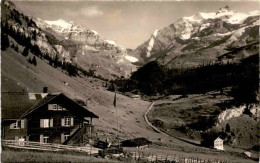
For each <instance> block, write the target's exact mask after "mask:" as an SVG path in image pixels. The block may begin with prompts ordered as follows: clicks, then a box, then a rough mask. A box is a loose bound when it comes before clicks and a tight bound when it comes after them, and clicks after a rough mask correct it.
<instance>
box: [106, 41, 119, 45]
mask: <svg viewBox="0 0 260 163" xmlns="http://www.w3.org/2000/svg"><path fill="white" fill-rule="evenodd" d="M105 41H106V42H107V43H109V44H111V45H115V46H116V43H115V41H112V40H105Z"/></svg>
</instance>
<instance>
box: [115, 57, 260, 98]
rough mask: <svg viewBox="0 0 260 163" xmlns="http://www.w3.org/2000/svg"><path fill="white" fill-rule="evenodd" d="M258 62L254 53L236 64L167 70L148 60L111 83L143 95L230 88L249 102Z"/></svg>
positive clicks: (236, 96) (203, 91) (252, 96)
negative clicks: (134, 70)
mask: <svg viewBox="0 0 260 163" xmlns="http://www.w3.org/2000/svg"><path fill="white" fill-rule="evenodd" d="M258 61H259V57H258V54H255V55H253V56H251V57H249V58H247V59H244V60H243V61H242V62H241V63H240V64H231V63H230V64H211V65H204V66H200V67H198V68H190V69H168V68H166V67H165V66H162V65H159V64H158V63H156V62H150V63H148V64H146V65H145V66H143V67H141V68H140V69H139V70H138V71H137V72H135V73H134V74H133V75H132V76H131V79H129V80H128V79H117V80H114V81H113V83H115V84H116V85H117V87H118V90H119V91H122V92H131V91H134V90H136V89H137V90H140V91H141V93H143V94H146V95H155V94H158V93H159V94H164V95H169V94H182V95H185V94H192V93H205V92H208V91H212V90H221V89H222V88H223V87H232V93H231V95H232V96H233V97H235V99H236V100H237V101H239V102H242V103H251V102H256V101H258V99H257V96H256V94H257V93H258V72H259V71H258V68H259V63H258ZM110 90H113V87H110Z"/></svg>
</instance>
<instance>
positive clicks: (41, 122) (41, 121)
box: [40, 119, 43, 128]
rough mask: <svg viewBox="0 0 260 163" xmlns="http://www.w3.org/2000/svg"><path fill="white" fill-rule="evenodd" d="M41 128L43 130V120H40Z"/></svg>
mask: <svg viewBox="0 0 260 163" xmlns="http://www.w3.org/2000/svg"><path fill="white" fill-rule="evenodd" d="M40 127H41V128H43V119H40Z"/></svg>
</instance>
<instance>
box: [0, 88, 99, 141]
mask: <svg viewBox="0 0 260 163" xmlns="http://www.w3.org/2000/svg"><path fill="white" fill-rule="evenodd" d="M1 98H2V99H1V100H2V106H1V111H2V126H1V127H2V139H4V140H20V141H36V142H41V143H56V144H70V145H83V144H84V142H85V141H84V139H85V140H86V135H88V133H91V129H92V127H93V126H92V118H98V116H97V115H95V114H94V113H92V112H90V111H89V110H87V109H86V108H84V107H83V106H81V105H79V104H78V103H76V102H75V101H73V100H71V99H70V98H68V97H67V96H65V95H64V94H62V93H55V94H51V93H24V92H23V93H10V92H9V93H3V92H2V97H1Z"/></svg>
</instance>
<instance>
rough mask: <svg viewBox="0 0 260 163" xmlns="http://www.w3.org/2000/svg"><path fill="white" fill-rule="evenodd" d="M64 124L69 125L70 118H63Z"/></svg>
mask: <svg viewBox="0 0 260 163" xmlns="http://www.w3.org/2000/svg"><path fill="white" fill-rule="evenodd" d="M65 126H70V118H65Z"/></svg>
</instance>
